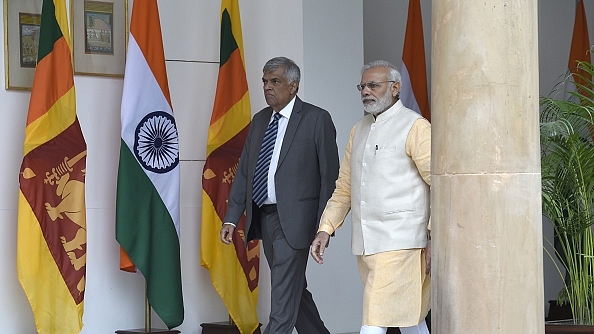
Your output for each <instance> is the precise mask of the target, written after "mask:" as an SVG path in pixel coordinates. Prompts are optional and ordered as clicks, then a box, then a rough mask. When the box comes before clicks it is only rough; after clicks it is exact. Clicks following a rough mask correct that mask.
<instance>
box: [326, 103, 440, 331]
mask: <svg viewBox="0 0 594 334" xmlns="http://www.w3.org/2000/svg"><path fill="white" fill-rule="evenodd" d="M430 162H431V126H430V124H429V122H428V121H427V120H425V119H424V118H422V117H421V116H420V115H418V114H416V113H415V112H414V111H412V110H410V109H407V108H405V107H404V106H403V105H402V103H401V102H400V101H398V102H397V103H396V104H394V105H393V106H392V107H391V108H389V109H388V110H386V111H385V112H383V113H382V114H380V115H379V116H378V117H377V119H374V118H373V116H372V115H368V116H365V117H363V118H362V119H361V120H360V121H359V122H357V124H355V126H354V127H353V130H352V131H351V136H350V138H349V143H348V144H347V147H346V150H345V155H344V157H343V161H342V164H341V167H340V172H339V177H338V180H337V181H336V189H335V191H334V193H333V195H332V198H331V199H330V200H329V201H328V204H327V205H326V209H325V210H324V213H323V214H322V218H321V221H320V227H319V231H325V232H327V233H329V234H331V233H333V232H334V231H335V230H336V229H338V228H340V226H341V225H342V223H343V222H344V219H345V217H346V215H347V214H348V212H349V211H350V210H351V209H352V211H353V214H352V223H353V236H352V251H353V253H354V254H355V255H357V261H358V265H359V272H360V275H361V280H362V282H363V285H364V296H363V298H364V301H363V310H364V311H363V324H364V325H374V326H382V327H408V326H413V325H417V324H418V323H419V322H420V321H421V320H422V319H423V318H424V317H425V316H426V314H427V312H428V310H429V306H430V303H429V294H430V285H429V276H426V275H425V259H424V253H423V252H422V249H423V248H424V247H425V246H426V239H427V229H428V224H429V184H430V174H431V171H430Z"/></svg>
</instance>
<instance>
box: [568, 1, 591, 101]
mask: <svg viewBox="0 0 594 334" xmlns="http://www.w3.org/2000/svg"><path fill="white" fill-rule="evenodd" d="M591 47H592V46H591V45H590V38H589V37H588V23H587V22H586V11H585V9H584V1H583V0H578V1H577V2H576V11H575V21H574V24H573V36H572V38H571V49H570V51H569V62H568V68H569V71H570V72H571V74H572V75H573V81H574V82H576V83H578V84H584V83H585V78H587V79H590V80H591V78H592V74H591V73H587V72H586V71H584V70H583V69H580V68H579V66H578V64H579V62H584V61H585V62H590V59H591V58H590V57H591V54H590V48H591ZM580 76H582V77H580ZM568 90H569V91H575V86H573V87H570V88H568Z"/></svg>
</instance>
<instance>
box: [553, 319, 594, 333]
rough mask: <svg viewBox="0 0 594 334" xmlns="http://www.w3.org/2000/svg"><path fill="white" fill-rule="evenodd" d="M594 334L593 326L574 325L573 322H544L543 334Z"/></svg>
mask: <svg viewBox="0 0 594 334" xmlns="http://www.w3.org/2000/svg"><path fill="white" fill-rule="evenodd" d="M572 333H582V334H594V326H589V325H575V324H573V320H559V321H545V334H572Z"/></svg>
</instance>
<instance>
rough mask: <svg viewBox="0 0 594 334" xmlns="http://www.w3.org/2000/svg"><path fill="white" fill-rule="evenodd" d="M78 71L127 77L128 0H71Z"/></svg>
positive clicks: (74, 48)
mask: <svg viewBox="0 0 594 334" xmlns="http://www.w3.org/2000/svg"><path fill="white" fill-rule="evenodd" d="M70 17H71V20H70V23H71V26H72V28H71V29H70V31H72V49H73V50H72V53H73V58H74V74H83V75H100V76H111V77H123V76H124V68H125V63H126V40H127V37H128V0H70Z"/></svg>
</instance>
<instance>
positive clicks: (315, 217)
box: [223, 97, 339, 249]
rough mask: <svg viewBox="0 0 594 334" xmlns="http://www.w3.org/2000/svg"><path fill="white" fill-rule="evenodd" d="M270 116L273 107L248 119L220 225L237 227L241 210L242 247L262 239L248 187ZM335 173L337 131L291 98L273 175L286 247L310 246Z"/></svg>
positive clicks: (318, 112)
mask: <svg viewBox="0 0 594 334" xmlns="http://www.w3.org/2000/svg"><path fill="white" fill-rule="evenodd" d="M272 112H273V111H272V108H270V107H267V108H264V109H262V110H261V111H259V112H258V113H257V114H255V115H254V117H253V119H252V122H251V124H250V130H249V133H248V136H247V139H246V142H245V145H244V147H243V151H242V153H241V157H240V159H239V167H238V170H237V174H236V175H235V179H234V180H233V185H232V186H231V191H230V193H229V201H228V208H227V213H226V214H225V219H224V220H223V222H231V223H234V224H236V225H237V222H238V221H239V218H240V217H241V215H243V213H244V211H245V212H246V215H247V219H246V228H245V230H246V231H247V237H246V242H247V241H249V240H252V239H261V230H260V212H259V210H258V208H257V207H256V206H255V205H253V204H252V203H253V202H252V188H253V180H254V172H255V169H256V162H257V160H258V154H259V153H260V146H261V145H262V139H263V137H264V132H265V131H266V127H267V126H268V122H269V121H270V117H271V115H272ZM338 168H339V162H338V149H337V145H336V129H335V127H334V123H333V122H332V118H331V117H330V114H329V113H328V112H327V111H326V110H324V109H321V108H319V107H316V106H314V105H312V104H309V103H306V102H303V101H301V99H300V98H299V97H295V104H294V106H293V111H292V113H291V118H290V119H289V124H288V125H287V131H286V133H285V137H284V138H283V144H282V147H281V151H280V157H279V160H278V165H277V169H276V174H275V176H274V181H275V190H276V199H277V207H278V215H279V218H280V222H281V226H282V228H283V231H284V233H285V237H286V238H287V242H288V243H289V245H291V247H293V248H295V249H303V248H308V247H309V246H310V245H311V242H312V241H313V238H314V236H315V233H316V231H317V228H318V224H319V221H320V217H321V215H322V211H324V207H325V206H326V202H327V201H328V199H329V198H330V196H331V195H332V192H333V191H334V187H335V182H336V179H337V177H338Z"/></svg>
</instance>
